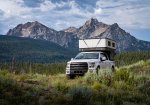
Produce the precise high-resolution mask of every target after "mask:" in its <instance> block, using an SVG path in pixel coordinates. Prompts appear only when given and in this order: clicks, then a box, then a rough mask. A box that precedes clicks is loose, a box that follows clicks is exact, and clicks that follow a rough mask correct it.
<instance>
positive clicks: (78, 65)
mask: <svg viewBox="0 0 150 105" xmlns="http://www.w3.org/2000/svg"><path fill="white" fill-rule="evenodd" d="M70 70H71V71H74V73H85V72H87V70H88V64H87V63H86V62H72V63H71V64H70Z"/></svg>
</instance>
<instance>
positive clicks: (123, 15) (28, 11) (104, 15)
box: [0, 0, 150, 41]
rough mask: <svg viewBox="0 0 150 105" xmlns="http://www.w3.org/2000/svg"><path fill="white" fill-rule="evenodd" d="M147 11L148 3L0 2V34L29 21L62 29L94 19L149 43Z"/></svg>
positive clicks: (108, 0) (99, 0)
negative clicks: (116, 24) (115, 25)
mask: <svg viewBox="0 0 150 105" xmlns="http://www.w3.org/2000/svg"><path fill="white" fill-rule="evenodd" d="M149 11H150V0H0V33H1V34H5V33H6V32H7V31H8V29H10V28H13V27H15V26H16V25H17V24H20V23H25V22H28V21H39V22H41V23H43V24H45V25H47V26H48V27H51V28H54V29H56V30H62V29H65V28H67V27H70V26H75V27H79V26H81V25H83V24H84V22H85V21H86V20H88V19H90V18H91V17H94V18H97V19H98V20H99V21H101V22H104V23H106V24H113V23H118V24H119V26H120V27H121V28H123V29H124V30H126V31H127V32H129V33H131V34H132V35H133V36H135V37H136V38H138V39H142V40H147V41H150V12H149Z"/></svg>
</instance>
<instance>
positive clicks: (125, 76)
mask: <svg viewBox="0 0 150 105" xmlns="http://www.w3.org/2000/svg"><path fill="white" fill-rule="evenodd" d="M129 77H130V73H129V71H128V70H127V69H124V68H122V69H119V70H117V71H116V72H115V74H114V79H115V80H117V81H128V80H129Z"/></svg>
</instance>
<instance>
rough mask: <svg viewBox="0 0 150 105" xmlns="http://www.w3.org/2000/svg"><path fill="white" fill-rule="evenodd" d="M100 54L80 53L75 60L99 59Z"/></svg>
mask: <svg viewBox="0 0 150 105" xmlns="http://www.w3.org/2000/svg"><path fill="white" fill-rule="evenodd" d="M98 58H99V53H79V54H78V55H77V56H76V57H75V59H98Z"/></svg>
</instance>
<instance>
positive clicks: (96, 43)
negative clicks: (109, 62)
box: [79, 38, 116, 59]
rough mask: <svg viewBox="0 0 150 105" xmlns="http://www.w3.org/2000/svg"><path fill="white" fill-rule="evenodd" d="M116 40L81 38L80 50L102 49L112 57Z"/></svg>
mask: <svg viewBox="0 0 150 105" xmlns="http://www.w3.org/2000/svg"><path fill="white" fill-rule="evenodd" d="M115 50H116V42H115V41H114V40H112V39H108V38H101V39H82V40H79V51H87V52H89V51H101V52H105V53H107V54H108V56H109V58H110V59H113V58H114V55H115Z"/></svg>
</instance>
